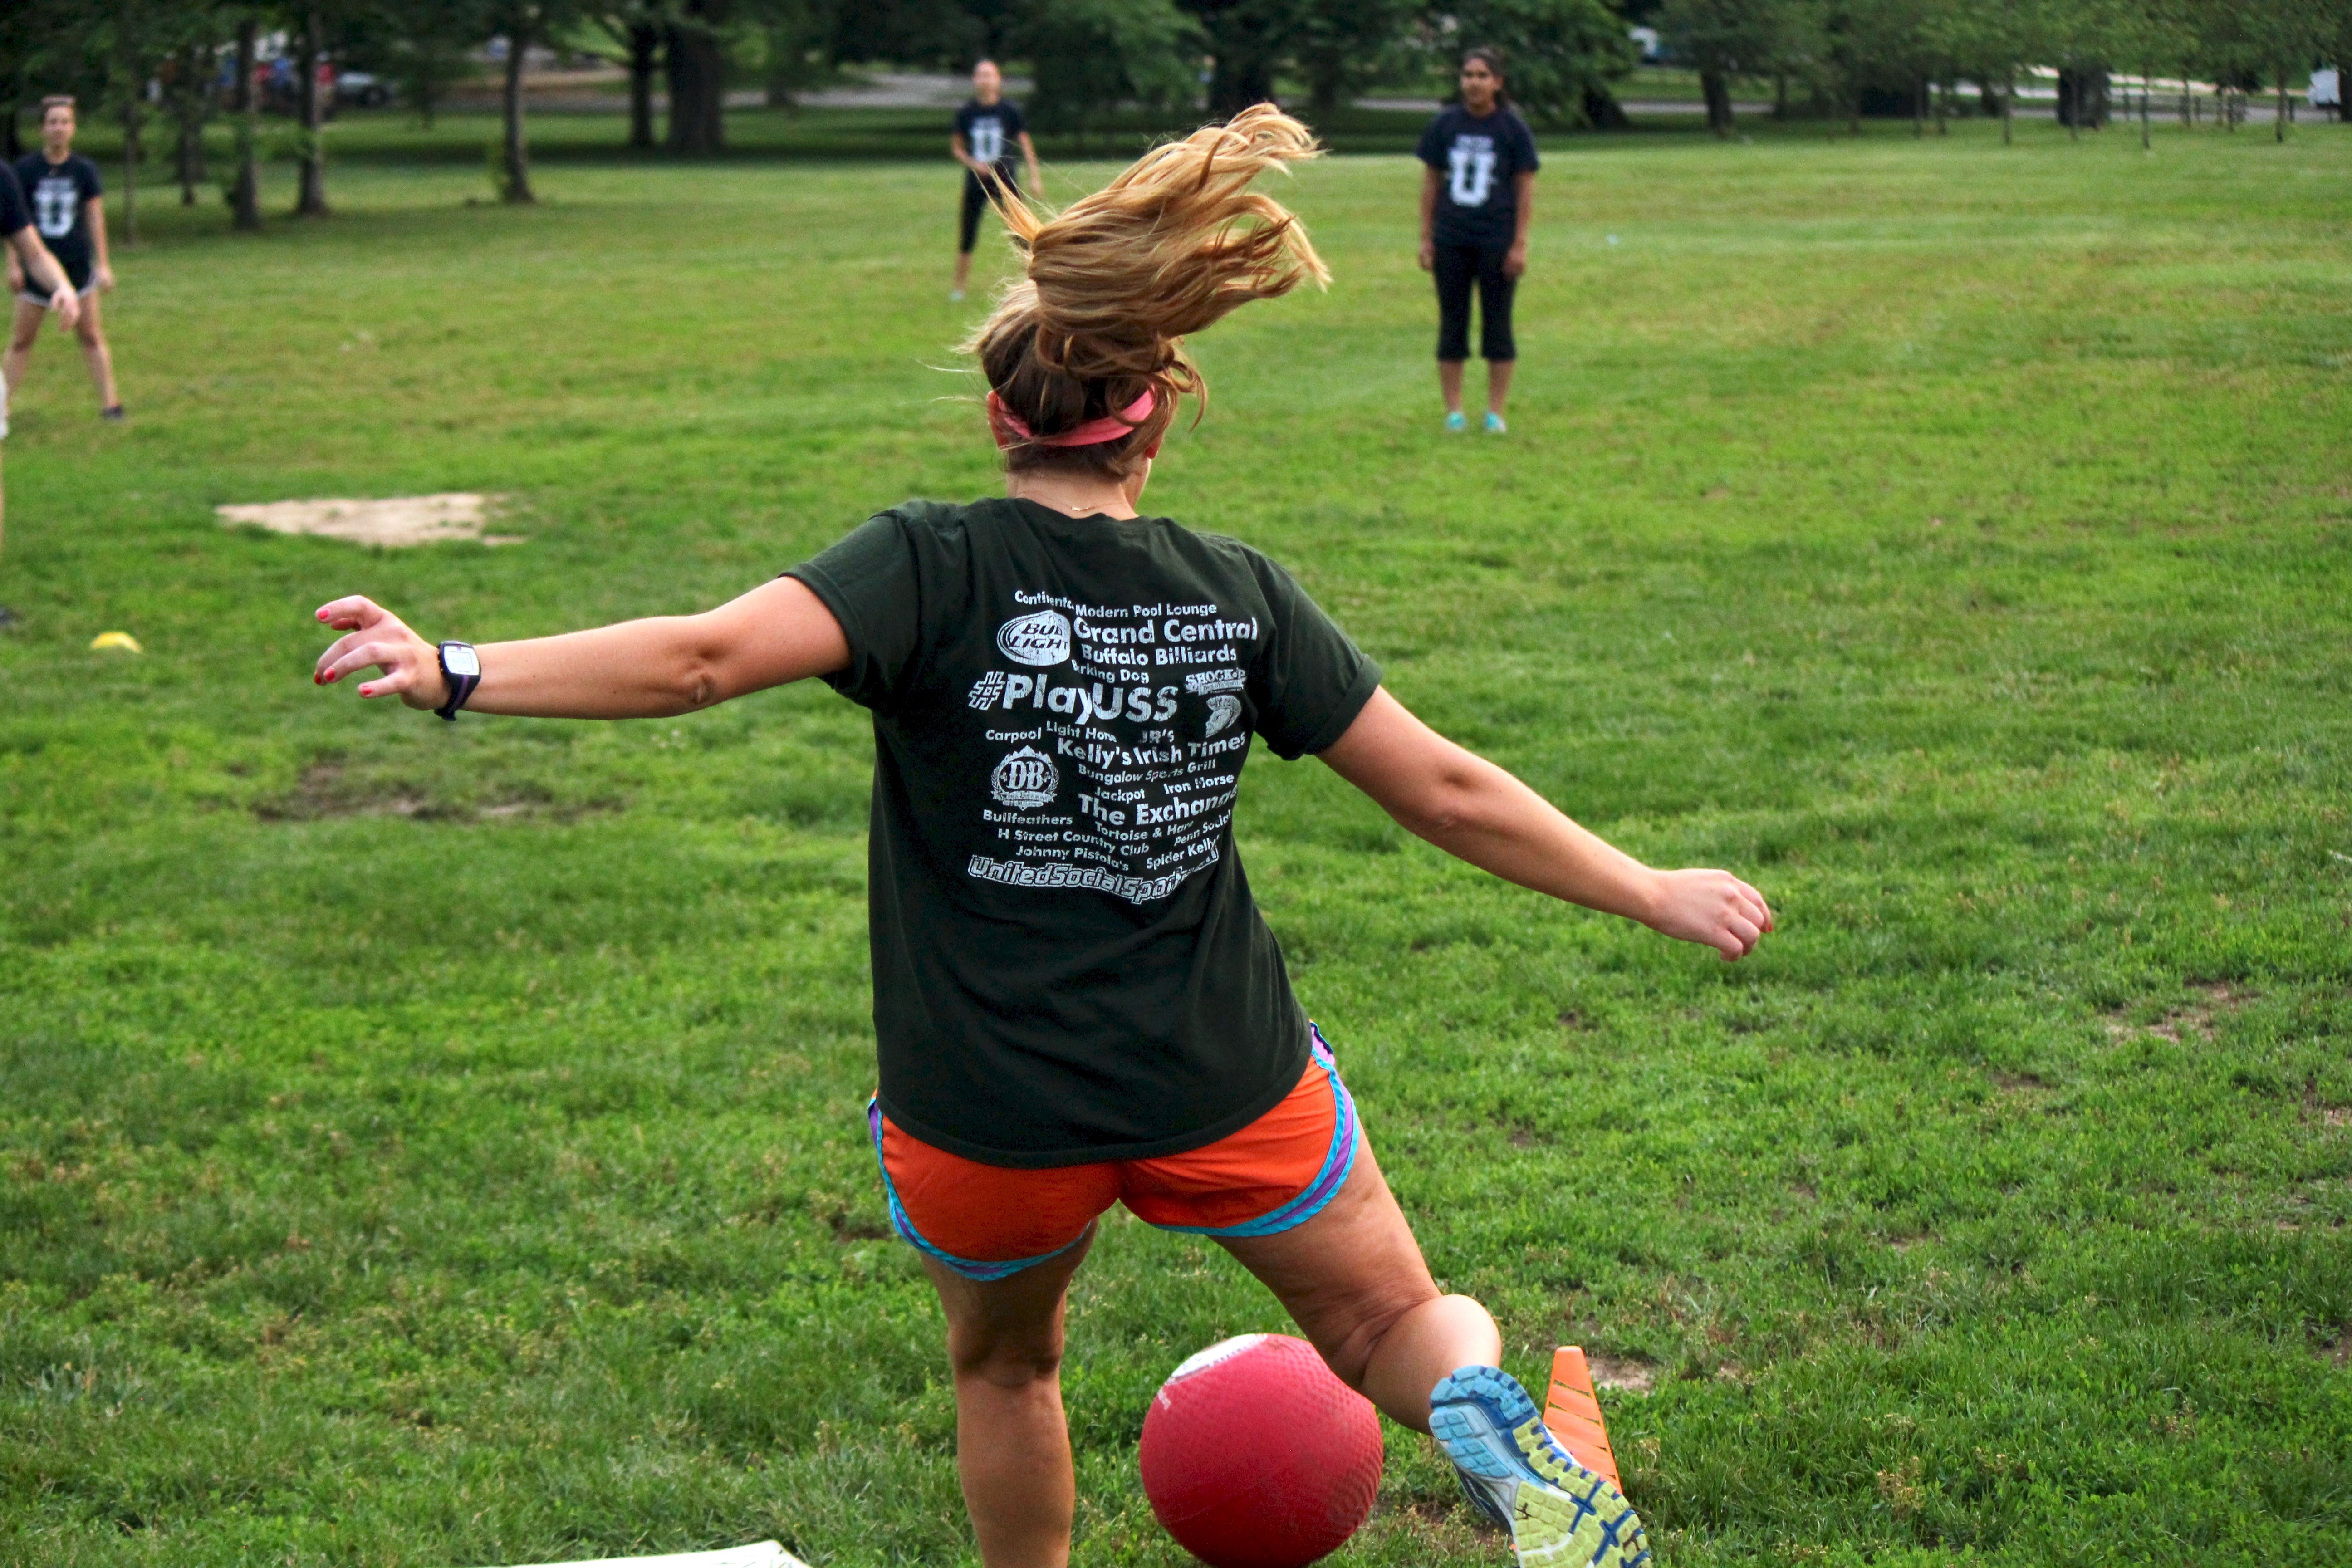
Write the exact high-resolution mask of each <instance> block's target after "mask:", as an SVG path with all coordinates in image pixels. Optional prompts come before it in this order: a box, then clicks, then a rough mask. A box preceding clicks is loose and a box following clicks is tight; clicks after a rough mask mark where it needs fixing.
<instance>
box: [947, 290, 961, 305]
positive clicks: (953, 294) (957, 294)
mask: <svg viewBox="0 0 2352 1568" xmlns="http://www.w3.org/2000/svg"><path fill="white" fill-rule="evenodd" d="M948 303H949V304H950V305H961V304H962V303H963V290H962V289H949V290H948Z"/></svg>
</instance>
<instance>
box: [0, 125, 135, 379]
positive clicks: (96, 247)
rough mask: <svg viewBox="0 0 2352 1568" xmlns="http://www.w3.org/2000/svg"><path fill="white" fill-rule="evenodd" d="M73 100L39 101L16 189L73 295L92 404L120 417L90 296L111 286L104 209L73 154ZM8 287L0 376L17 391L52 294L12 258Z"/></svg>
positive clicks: (86, 167)
mask: <svg viewBox="0 0 2352 1568" xmlns="http://www.w3.org/2000/svg"><path fill="white" fill-rule="evenodd" d="M74 129H75V127H74V100H72V99H70V98H65V97H58V98H45V99H43V100H41V150H40V151H39V152H37V153H26V154H25V156H23V157H22V158H19V159H17V160H16V183H17V184H19V185H21V186H23V187H24V192H25V196H26V200H28V201H30V202H31V203H32V205H33V221H34V224H35V225H36V226H37V227H38V228H39V229H40V231H41V240H42V243H43V244H45V245H47V247H48V249H49V254H50V255H52V256H54V257H56V258H58V265H60V266H62V267H63V268H65V272H66V279H67V280H68V283H69V284H70V285H71V288H72V292H73V293H74V294H76V295H77V296H79V301H80V307H81V308H80V310H79V319H78V320H75V321H72V322H71V323H70V324H71V325H72V326H73V329H74V335H75V336H77V337H79V339H80V340H81V357H82V361H83V363H86V364H87V365H89V379H90V381H91V382H92V383H93V384H95V385H96V386H97V387H98V405H99V408H100V411H101V412H102V413H103V414H104V416H105V417H107V418H109V419H120V418H121V417H122V402H121V399H120V398H119V397H117V396H116V395H115V392H114V354H113V353H112V351H110V349H108V348H107V346H106V329H105V324H104V322H103V321H102V320H101V319H100V315H99V309H98V297H99V295H100V293H102V292H104V291H105V290H107V289H111V288H113V287H114V268H112V267H111V266H110V265H109V264H108V261H107V255H106V206H105V204H104V203H103V201H101V200H100V198H101V197H102V196H103V195H105V187H104V186H102V185H101V184H100V183H99V178H98V165H97V164H95V163H91V162H90V161H89V159H87V158H85V157H83V156H82V155H81V154H80V153H76V152H75V151H74V150H73V139H74ZM8 288H9V290H10V291H11V292H12V293H14V294H16V328H15V330H14V331H11V332H10V333H9V336H8V354H7V358H6V360H5V366H4V367H0V374H5V375H6V377H7V381H8V384H9V385H11V386H17V385H21V384H23V382H24V376H25V363H26V360H27V359H28V358H29V357H30V356H31V354H32V352H33V340H34V339H35V338H37V337H38V336H40V333H41V318H42V317H44V316H46V315H47V314H48V311H49V300H50V294H51V292H52V290H51V289H49V287H48V286H47V285H46V284H44V283H42V282H41V281H40V280H39V279H28V278H26V277H25V276H24V274H23V272H22V270H21V268H19V267H18V266H17V264H16V259H15V258H13V257H12V258H10V260H9V266H8Z"/></svg>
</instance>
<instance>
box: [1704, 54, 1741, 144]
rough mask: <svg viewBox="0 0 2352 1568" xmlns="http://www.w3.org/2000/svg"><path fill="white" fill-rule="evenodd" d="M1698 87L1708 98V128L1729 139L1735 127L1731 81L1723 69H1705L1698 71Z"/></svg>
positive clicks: (1718, 135)
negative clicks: (1732, 113)
mask: <svg viewBox="0 0 2352 1568" xmlns="http://www.w3.org/2000/svg"><path fill="white" fill-rule="evenodd" d="M1698 89H1699V91H1700V92H1701V93H1703V94H1705V95H1706V128H1707V129H1708V130H1709V131H1712V132H1715V133H1716V135H1717V137H1720V138H1723V139H1726V140H1727V139H1729V137H1730V135H1731V133H1732V131H1733V130H1734V128H1735V127H1734V122H1733V121H1732V117H1731V83H1730V81H1729V80H1728V79H1726V77H1725V76H1724V74H1723V73H1722V72H1721V71H1714V70H1703V71H1701V72H1699V73H1698Z"/></svg>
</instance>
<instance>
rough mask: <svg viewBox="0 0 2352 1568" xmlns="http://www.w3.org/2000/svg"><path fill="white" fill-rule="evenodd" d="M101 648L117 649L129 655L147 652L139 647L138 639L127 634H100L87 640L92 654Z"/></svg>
mask: <svg viewBox="0 0 2352 1568" xmlns="http://www.w3.org/2000/svg"><path fill="white" fill-rule="evenodd" d="M102 647H119V648H121V649H123V650H124V651H126V652H129V653H145V652H146V651H147V650H146V649H145V648H143V647H140V646H139V639H138V638H137V637H132V636H131V634H130V633H129V632H100V633H99V634H98V635H97V636H96V637H92V638H90V639H89V649H90V651H91V652H92V653H96V652H97V651H98V650H99V649H100V648H102Z"/></svg>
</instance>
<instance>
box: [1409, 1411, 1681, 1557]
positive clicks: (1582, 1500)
mask: <svg viewBox="0 0 2352 1568" xmlns="http://www.w3.org/2000/svg"><path fill="white" fill-rule="evenodd" d="M1429 1430H1430V1435H1431V1436H1434V1437H1435V1438H1436V1439H1437V1440H1438V1442H1439V1443H1440V1444H1442V1445H1443V1446H1444V1449H1445V1453H1446V1457H1447V1458H1451V1459H1452V1460H1453V1461H1454V1464H1455V1465H1456V1466H1457V1467H1459V1468H1461V1469H1463V1470H1465V1471H1467V1472H1468V1473H1469V1474H1471V1475H1475V1476H1480V1477H1484V1478H1485V1479H1488V1480H1493V1481H1503V1482H1507V1483H1508V1484H1509V1485H1510V1487H1511V1489H1512V1495H1511V1499H1510V1502H1509V1509H1510V1521H1511V1545H1512V1548H1513V1549H1514V1550H1515V1551H1516V1552H1517V1553H1518V1559H1519V1563H1520V1568H1535V1565H1537V1564H1541V1565H1543V1568H1643V1565H1644V1564H1647V1563H1649V1562H1650V1560H1651V1559H1650V1543H1649V1538H1648V1536H1647V1535H1646V1534H1645V1533H1644V1532H1643V1529H1642V1521H1641V1520H1640V1519H1639V1518H1638V1517H1636V1515H1635V1514H1634V1512H1633V1505H1632V1504H1631V1503H1628V1502H1627V1501H1626V1500H1625V1497H1624V1494H1623V1493H1622V1492H1620V1491H1619V1490H1618V1489H1616V1488H1615V1487H1612V1486H1611V1485H1610V1484H1609V1482H1608V1481H1607V1480H1606V1479H1603V1478H1602V1477H1600V1476H1597V1475H1595V1474H1593V1473H1592V1472H1591V1470H1588V1469H1586V1468H1584V1467H1583V1466H1581V1465H1580V1464H1578V1463H1577V1462H1576V1461H1575V1460H1573V1459H1571V1458H1569V1457H1568V1455H1567V1454H1566V1453H1564V1452H1563V1451H1562V1450H1561V1449H1560V1447H1559V1444H1558V1443H1556V1442H1554V1441H1553V1440H1552V1436H1551V1434H1550V1433H1549V1432H1548V1431H1546V1430H1545V1429H1544V1424H1543V1418H1542V1416H1541V1415H1538V1413H1537V1410H1536V1405H1535V1401H1534V1400H1532V1399H1529V1398H1528V1393H1527V1390H1525V1389H1523V1388H1521V1387H1520V1386H1519V1385H1518V1384H1517V1382H1515V1381H1514V1380H1513V1379H1511V1378H1510V1377H1509V1376H1507V1375H1506V1374H1505V1373H1499V1372H1496V1371H1494V1370H1493V1369H1491V1368H1485V1367H1481V1368H1478V1369H1475V1370H1474V1371H1467V1372H1459V1373H1454V1374H1453V1375H1452V1376H1450V1377H1448V1378H1446V1379H1445V1381H1444V1382H1443V1383H1440V1384H1438V1385H1437V1387H1436V1388H1435V1389H1434V1390H1433V1391H1432V1393H1431V1394H1430V1412H1429Z"/></svg>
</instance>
